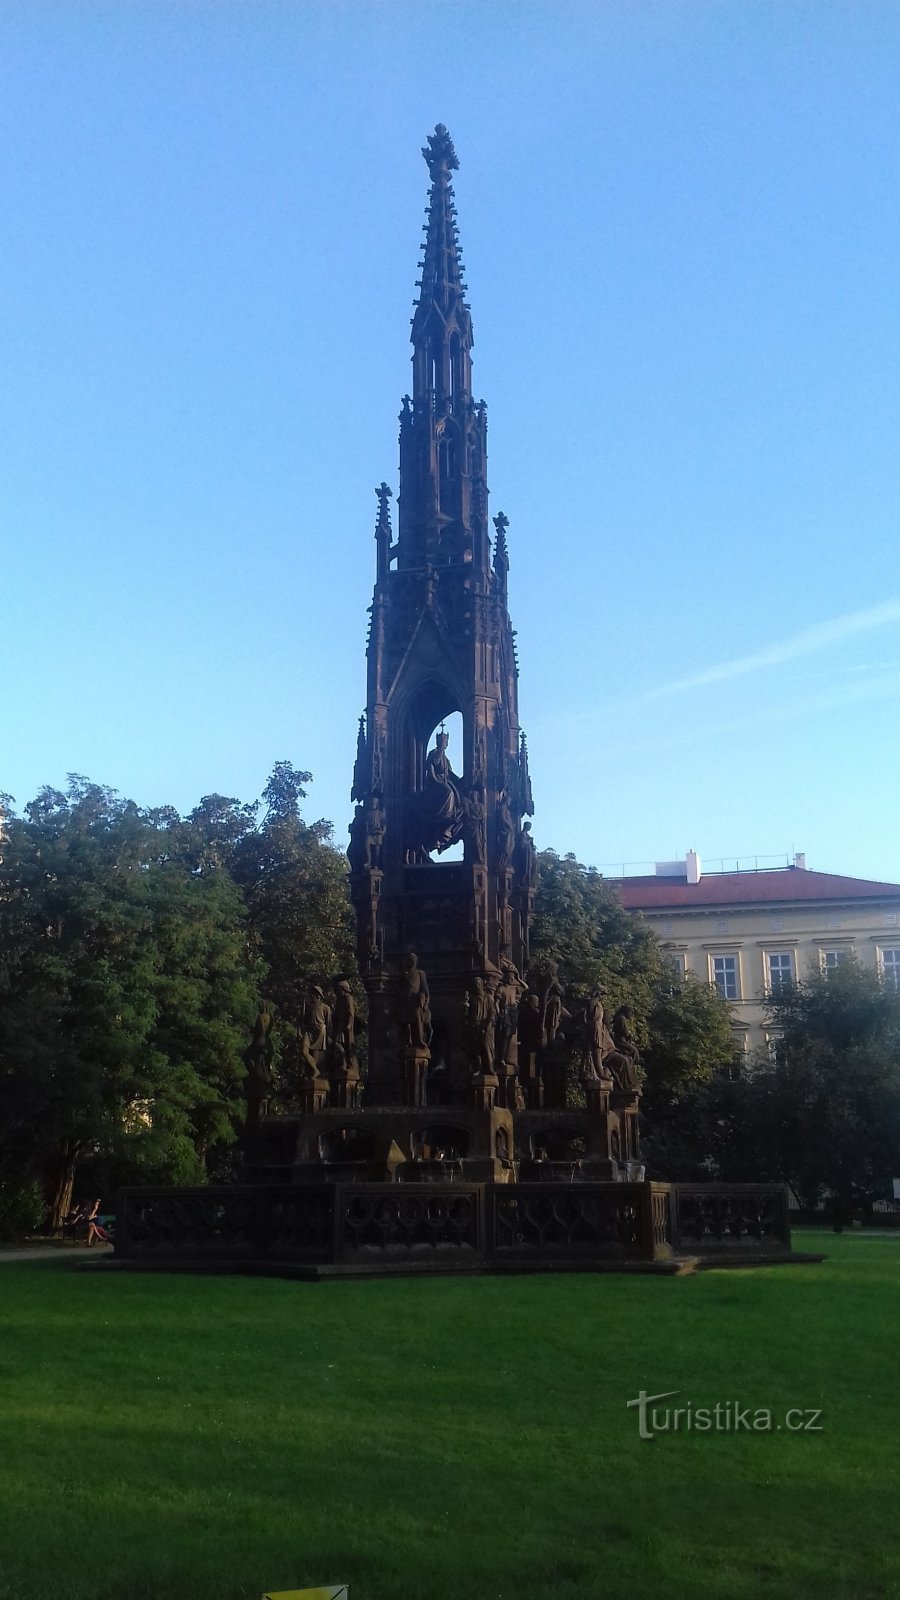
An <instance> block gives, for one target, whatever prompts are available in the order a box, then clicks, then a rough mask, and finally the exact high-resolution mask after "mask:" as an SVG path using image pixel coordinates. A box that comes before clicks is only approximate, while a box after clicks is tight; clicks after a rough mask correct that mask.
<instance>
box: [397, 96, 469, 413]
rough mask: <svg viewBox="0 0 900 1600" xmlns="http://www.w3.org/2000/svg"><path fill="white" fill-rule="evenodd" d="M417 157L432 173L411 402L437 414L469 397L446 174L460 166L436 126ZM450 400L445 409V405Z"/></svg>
mask: <svg viewBox="0 0 900 1600" xmlns="http://www.w3.org/2000/svg"><path fill="white" fill-rule="evenodd" d="M422 154H423V156H424V157H425V160H426V162H427V164H428V171H429V173H430V174H431V190H430V193H429V196H428V211H427V220H426V222H425V226H424V228H423V230H422V231H423V233H424V234H425V247H424V254H423V257H422V260H421V261H420V263H419V269H420V271H421V277H420V278H418V279H417V280H416V287H417V288H418V290H419V296H418V299H417V301H416V309H415V315H414V317H413V320H412V334H411V338H412V343H413V345H414V346H415V355H414V356H413V400H414V402H415V403H417V404H420V405H421V404H422V403H424V402H425V400H426V397H427V398H428V399H429V400H430V403H431V405H432V406H433V407H434V408H435V409H437V410H441V409H444V408H447V409H449V408H450V407H452V404H453V402H454V400H455V401H456V402H457V403H458V402H459V400H460V398H461V397H462V396H463V395H469V394H470V393H471V366H470V362H469V351H470V350H471V348H472V318H471V316H470V314H469V308H468V305H467V304H466V285H465V281H464V277H463V264H462V256H461V253H460V247H459V229H458V228H457V225H456V203H455V201H454V198H453V185H452V183H451V181H450V174H451V172H454V171H456V169H457V168H458V167H459V162H458V160H457V158H456V151H455V150H454V148H453V140H452V139H451V137H450V135H449V133H448V132H447V129H446V128H445V127H444V124H443V123H442V122H439V123H438V125H437V127H436V128H435V130H434V133H431V134H429V135H428V143H427V144H426V145H424V146H423V148H422ZM448 402H449V405H448Z"/></svg>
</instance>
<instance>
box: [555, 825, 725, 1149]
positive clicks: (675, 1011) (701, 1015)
mask: <svg viewBox="0 0 900 1600" xmlns="http://www.w3.org/2000/svg"><path fill="white" fill-rule="evenodd" d="M531 946H532V952H533V955H534V956H535V957H536V958H537V959H540V958H542V957H544V958H546V957H550V958H552V959H553V960H555V961H557V962H558V963H559V968H560V975H561V977H562V979H563V982H564V983H566V984H567V985H568V987H569V988H570V990H571V991H572V992H573V993H575V994H578V995H580V996H583V995H585V994H587V993H588V992H589V991H590V989H592V988H593V987H594V985H595V984H598V983H600V984H602V985H603V987H604V988H605V989H606V1006H607V1009H608V1010H609V1011H615V1010H616V1009H617V1008H618V1007H619V1006H620V1005H625V1004H629V1005H631V1006H633V1008H634V1013H635V1020H636V1024H637V1033H638V1038H639V1042H640V1045H641V1051H642V1055H643V1059H644V1063H645V1067H646V1073H647V1082H646V1088H645V1098H644V1106H645V1110H646V1112H647V1122H648V1125H650V1126H651V1127H652V1117H653V1115H654V1114H655V1113H656V1111H657V1109H659V1111H660V1112H661V1111H662V1110H663V1107H664V1105H666V1104H667V1103H668V1104H671V1103H672V1102H673V1101H676V1100H677V1099H678V1097H679V1096H681V1095H684V1094H685V1093H686V1092H687V1091H688V1090H689V1089H690V1087H691V1086H692V1085H694V1084H697V1083H701V1082H704V1081H707V1080H708V1079H709V1078H711V1076H712V1074H713V1073H714V1072H715V1070H716V1069H717V1068H718V1067H720V1066H722V1065H723V1064H725V1063H727V1062H730V1060H731V1059H732V1056H733V1054H734V1045H733V1041H732V1037H731V1013H730V1011H729V1008H728V1006H727V1004H726V1002H725V1001H723V1000H722V999H721V998H720V996H719V995H718V993H717V992H716V990H715V989H713V988H711V987H710V986H709V985H707V984H701V983H699V982H697V981H695V980H693V979H691V978H679V979H678V982H677V983H676V982H675V981H674V978H673V969H672V966H671V964H670V962H669V961H668V960H667V959H666V955H665V951H664V950H663V948H662V945H661V944H660V943H659V941H658V939H657V938H656V936H655V935H654V934H653V933H652V932H651V930H650V929H649V928H648V927H647V926H646V924H645V923H644V922H643V920H642V919H641V918H640V917H638V916H635V915H634V914H633V913H632V912H629V911H626V910H625V909H624V907H623V906H622V904H621V902H620V900H619V897H618V894H617V893H616V889H615V886H614V884H612V883H609V882H607V880H606V879H604V878H603V877H601V875H600V873H599V872H597V871H595V870H594V868H592V867H584V866H582V864H581V863H580V862H579V861H576V859H575V857H574V856H573V855H567V856H559V855H557V854H556V852H555V851H553V850H544V851H541V852H540V854H539V856H538V888H537V896H536V902H535V921H534V929H533V933H532V941H531Z"/></svg>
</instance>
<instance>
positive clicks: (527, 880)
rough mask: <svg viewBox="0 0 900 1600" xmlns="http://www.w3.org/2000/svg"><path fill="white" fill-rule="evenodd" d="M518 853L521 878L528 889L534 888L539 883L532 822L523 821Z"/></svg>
mask: <svg viewBox="0 0 900 1600" xmlns="http://www.w3.org/2000/svg"><path fill="white" fill-rule="evenodd" d="M517 855H518V860H517V863H516V865H517V867H518V871H519V878H520V880H521V882H522V884H523V886H524V887H525V888H526V889H533V888H534V887H535V886H536V884H537V851H536V850H535V848H534V840H533V839H532V837H531V823H530V822H523V823H522V832H521V833H520V834H519V847H518V852H517Z"/></svg>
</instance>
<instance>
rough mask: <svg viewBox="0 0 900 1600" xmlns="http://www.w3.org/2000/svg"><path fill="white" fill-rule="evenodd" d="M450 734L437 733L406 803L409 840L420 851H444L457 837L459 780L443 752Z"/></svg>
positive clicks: (460, 810) (459, 827) (460, 814)
mask: <svg viewBox="0 0 900 1600" xmlns="http://www.w3.org/2000/svg"><path fill="white" fill-rule="evenodd" d="M449 743H450V735H449V734H447V733H439V734H438V735H437V737H436V740H435V746H434V749H433V750H429V752H428V756H427V757H426V760H425V781H424V783H423V785H422V788H421V790H420V791H419V793H418V794H416V795H413V796H412V803H411V806H410V819H411V832H412V838H411V843H412V844H413V845H418V846H420V847H421V848H422V849H423V850H425V851H429V850H437V851H438V852H439V853H440V852H441V851H443V850H447V849H448V848H449V846H450V845H451V844H454V843H455V841H456V840H457V839H458V838H459V836H460V833H461V832H462V825H463V803H462V797H461V795H460V792H459V780H458V778H457V776H456V773H455V772H454V771H453V768H452V767H451V765H450V760H449V757H448V755H447V745H448V744H449Z"/></svg>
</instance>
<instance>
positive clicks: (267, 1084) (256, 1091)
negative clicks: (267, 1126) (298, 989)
mask: <svg viewBox="0 0 900 1600" xmlns="http://www.w3.org/2000/svg"><path fill="white" fill-rule="evenodd" d="M272 1023H273V1018H272V1014H271V1012H270V1011H269V1009H268V1006H267V1005H266V1002H265V1001H264V1000H261V1001H260V1005H259V1011H258V1012H257V1014H256V1021H255V1022H254V1024H253V1033H252V1035H251V1038H250V1043H249V1045H248V1046H247V1049H246V1050H245V1051H244V1061H245V1063H246V1067H247V1076H246V1078H245V1079H244V1095H245V1097H246V1101H247V1122H248V1124H249V1123H254V1122H259V1121H260V1120H261V1118H262V1117H264V1116H265V1114H266V1110H267V1107H268V1100H269V1095H270V1094H271V1092H272V1068H273V1065H274V1061H275V1046H274V1044H273V1042H272Z"/></svg>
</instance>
